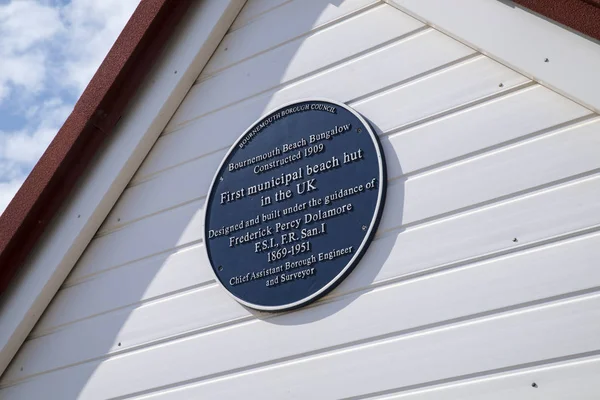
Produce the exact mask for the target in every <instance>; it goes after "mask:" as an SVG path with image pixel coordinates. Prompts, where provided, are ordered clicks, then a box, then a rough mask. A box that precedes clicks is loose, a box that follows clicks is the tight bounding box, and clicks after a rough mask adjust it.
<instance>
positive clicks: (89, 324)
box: [0, 0, 389, 399]
mask: <svg viewBox="0 0 600 400" xmlns="http://www.w3.org/2000/svg"><path fill="white" fill-rule="evenodd" d="M300 1H302V0H300ZM342 3H343V0H324V1H323V2H322V4H318V6H315V5H313V6H311V7H306V9H305V10H304V11H303V12H302V13H299V14H298V15H295V16H294V23H295V24H296V25H297V26H304V27H305V28H306V31H307V32H309V31H310V30H311V29H313V28H314V26H315V24H316V21H318V19H319V17H320V15H321V14H322V13H323V12H324V10H325V9H326V8H327V7H337V6H339V5H340V4H342ZM248 4H251V3H250V2H248ZM192 14H193V13H189V15H190V16H191V15H192ZM187 18H190V17H187ZM257 21H258V22H253V23H259V22H260V20H259V19H257ZM186 23H189V21H186V17H184V19H183V22H181V25H184V24H186ZM241 29H243V28H241ZM175 37H176V35H175ZM305 39H306V37H303V38H302V37H301V38H299V39H297V40H296V39H295V40H293V41H291V42H289V43H288V44H287V45H286V46H285V48H284V47H280V57H281V58H282V59H283V60H284V61H286V62H282V63H280V64H278V65H277V66H276V67H273V66H269V68H270V71H269V72H270V74H271V76H272V77H274V78H277V77H279V78H280V79H281V82H280V83H278V84H282V83H283V82H285V81H284V78H285V73H286V70H287V68H288V64H289V63H290V62H291V61H293V59H294V57H296V53H297V52H298V51H299V49H300V48H301V46H302V45H303V43H304V40H305ZM248 78H249V79H252V77H251V76H250V74H249V73H248ZM145 84H151V83H149V82H145ZM205 95H206V96H210V95H211V93H206V94H205ZM311 96H314V97H320V96H321V93H320V90H319V89H318V88H315V90H314V91H313V92H311V93H307V94H306V96H305V97H311ZM271 98H272V96H263V95H260V96H255V97H251V98H248V99H244V100H243V102H244V110H245V112H246V113H248V114H250V115H253V116H255V118H258V117H259V116H261V115H264V114H265V113H267V112H269V111H270V110H271V109H272V108H273V106H272V105H271V104H270V101H271ZM186 99H187V97H186V98H185V99H184V101H185V100H186ZM334 100H335V99H334ZM124 117H125V118H126V117H127V116H126V115H125V116H124ZM233 118H235V116H233ZM242 133H243V132H242V131H234V130H224V131H222V132H208V133H207V132H202V131H198V132H196V133H195V135H197V136H198V137H200V136H201V137H202V141H203V144H205V145H206V146H207V147H209V148H211V149H213V150H214V151H217V150H222V149H224V148H226V147H228V146H230V145H231V144H232V143H233V142H234V141H235V140H236V139H237V138H238V137H239V136H240V135H241V134H242ZM114 140H116V139H115V138H114V137H111V138H108V141H107V144H106V148H108V147H109V144H110V143H111V142H112V141H114ZM186 140H187V142H186V143H185V145H186V146H193V145H196V144H197V143H198V141H194V140H191V139H189V138H188V139H186ZM211 154H212V153H211ZM101 156H102V154H101V155H100V156H99V157H101ZM145 162H146V161H145ZM388 163H389V161H388ZM217 166H218V164H217V165H215V170H216V167H217ZM194 173H197V174H198V176H204V175H203V174H208V175H212V174H213V173H214V172H206V171H194ZM193 178H194V179H196V178H197V176H193ZM209 183H210V180H209V181H202V182H201V184H202V185H205V186H206V187H205V188H204V189H203V190H205V193H206V192H208V189H209V188H208V185H209ZM189 184H190V181H188V180H181V182H176V183H174V184H173V186H171V187H170V188H169V190H173V188H175V189H176V188H177V187H178V186H179V187H183V186H184V185H189ZM193 184H198V183H197V181H194V183H193ZM125 193H126V192H125ZM161 196H163V197H164V196H165V194H164V188H162V187H159V186H156V187H155V189H154V192H151V193H150V192H149V193H148V194H147V196H146V197H145V198H144V199H143V200H137V201H139V202H141V203H142V204H139V205H138V206H139V207H142V206H147V205H148V204H149V203H150V202H153V201H155V198H159V197H161ZM198 199H201V198H197V199H193V200H194V201H189V202H186V203H182V204H177V205H176V206H173V208H168V209H161V210H160V211H159V212H157V213H156V214H152V215H146V216H144V217H143V218H140V219H139V220H134V221H132V222H129V223H127V224H125V225H123V226H122V227H121V228H120V229H119V230H117V231H116V232H120V233H118V234H119V235H123V236H122V237H123V238H126V239H127V240H125V239H123V240H120V241H116V240H112V239H111V240H112V241H110V243H111V245H110V246H111V247H110V248H108V247H107V249H108V251H106V252H105V253H103V254H102V256H101V257H102V263H103V267H104V268H106V271H104V272H102V273H101V274H98V276H97V278H98V279H101V278H104V277H105V276H106V275H107V274H108V273H111V274H113V275H115V274H118V275H119V276H120V277H121V279H119V280H118V281H117V284H115V285H113V286H112V287H110V292H108V293H107V292H106V291H101V290H100V289H104V287H103V286H100V285H95V284H94V281H89V282H88V281H84V283H82V284H77V285H74V286H71V287H69V291H68V293H73V292H75V291H77V292H78V293H79V294H78V295H79V296H81V297H82V298H85V299H86V303H85V305H86V307H88V308H89V313H88V314H86V315H84V316H79V315H78V318H79V319H76V320H74V321H71V322H69V323H68V324H67V325H68V326H74V327H76V330H75V333H74V334H71V335H70V336H69V337H67V339H68V342H65V341H64V340H63V336H60V337H59V336H58V335H57V338H58V339H57V340H58V341H57V342H55V343H58V344H56V345H53V344H52V343H53V342H52V341H49V342H45V340H43V339H44V338H51V337H52V338H54V336H50V335H47V336H42V337H40V338H36V339H34V340H31V341H30V343H34V344H36V345H38V346H39V348H38V351H39V354H40V357H43V356H46V357H48V354H53V353H54V352H56V349H62V350H65V349H68V350H69V351H68V352H63V353H68V354H69V355H74V357H75V358H73V357H71V358H67V361H66V362H65V363H62V364H58V365H56V366H55V367H54V366H53V368H54V369H51V370H45V371H43V372H42V373H40V374H39V375H33V376H34V377H35V379H29V378H31V377H32V375H29V376H27V378H26V380H17V381H15V382H16V383H14V384H12V385H11V386H8V387H6V388H3V392H2V394H5V393H6V394H7V396H9V395H12V394H15V395H17V394H19V393H22V392H21V390H22V389H23V390H26V391H27V393H31V392H36V393H44V394H45V398H48V399H75V398H80V397H86V396H89V395H91V394H92V393H93V391H94V390H97V389H98V387H97V386H95V385H98V381H97V380H95V379H94V376H95V375H97V374H98V373H99V372H98V371H99V369H101V367H102V366H103V364H106V362H107V360H112V359H113V358H116V357H125V356H131V355H132V354H133V353H135V352H138V351H140V348H141V347H144V348H146V350H149V349H152V347H153V346H156V342H157V341H160V342H163V343H162V344H163V345H164V344H165V342H166V341H167V340H172V338H169V339H165V338H166V337H167V334H166V333H163V336H160V337H156V338H153V340H155V342H152V341H149V340H147V339H145V340H141V341H138V342H135V343H130V340H129V338H131V341H133V339H134V338H135V339H139V335H140V332H137V336H136V335H134V334H131V332H130V331H128V329H130V325H131V324H132V321H133V320H135V318H136V317H135V315H134V312H135V311H136V310H138V309H139V308H140V306H141V305H145V304H148V303H149V302H151V301H154V300H156V299H158V298H162V299H163V300H164V299H170V298H172V297H176V296H180V295H181V293H182V292H183V291H184V290H189V291H191V290H196V289H199V288H202V287H203V286H208V285H209V284H212V283H213V282H214V281H200V280H198V281H190V282H189V284H188V286H187V287H184V288H181V287H180V288H177V290H174V291H171V292H166V293H161V294H160V295H156V294H153V295H152V296H156V297H149V295H148V292H149V291H152V290H154V289H153V288H152V285H153V284H154V283H155V282H154V281H155V280H156V279H158V277H159V276H160V275H161V274H163V275H164V274H165V273H166V268H173V263H174V262H173V261H172V259H173V258H177V257H178V255H179V254H181V253H183V252H186V251H191V250H190V249H191V248H193V247H194V246H195V245H194V246H193V245H192V244H190V243H189V239H187V238H189V237H190V236H196V237H198V236H199V235H197V234H196V232H195V231H196V230H197V229H198V228H197V225H198V224H197V222H194V223H193V222H192V221H197V220H198V219H199V218H201V217H202V215H203V212H204V211H203V210H204V200H201V201H196V200H198ZM121 201H128V200H125V198H121V199H119V202H121ZM115 210H116V209H113V211H112V212H113V213H114V212H115ZM384 212H385V211H384ZM112 216H113V217H114V218H115V219H116V218H118V217H121V215H119V214H113V215H112ZM148 221H150V222H152V224H151V225H149V226H152V227H154V229H147V230H140V229H139V227H140V226H145V224H146V223H148ZM157 221H160V223H161V224H160V229H156V227H157V225H156V224H157ZM130 231H132V232H136V234H135V235H136V236H128V235H129V233H128V232H130ZM116 234H117V233H115V232H111V233H109V234H107V235H105V236H104V237H105V238H112V236H111V235H116ZM132 237H133V239H132ZM105 240H106V241H107V242H108V239H105ZM94 243H95V242H92V244H90V245H89V246H88V248H87V249H86V250H85V251H84V253H83V255H82V258H84V257H86V254H87V253H89V252H93V251H94V248H93V246H94ZM148 243H151V244H152V246H154V248H153V249H152V250H150V251H149V250H148ZM182 243H185V244H186V248H185V249H181V248H180V247H181V245H182ZM142 244H144V245H142ZM153 252H154V253H153ZM149 253H151V254H149ZM371 253H372V251H371ZM368 254H369V253H368ZM368 254H367V255H368ZM382 254H385V251H383V252H382ZM373 256H374V255H370V256H369V257H370V258H373ZM200 257H202V256H200ZM380 258H381V256H380V255H379V256H377V257H375V261H373V263H372V264H373V268H365V267H364V262H363V264H362V265H361V264H359V265H358V266H357V269H356V271H355V272H354V273H353V274H351V275H350V277H352V276H358V274H357V272H360V271H362V273H363V274H364V278H362V280H364V281H365V282H368V281H372V280H373V278H374V276H375V275H376V270H377V269H379V267H378V265H380V264H382V261H381V260H380ZM169 264H170V266H169ZM204 264H206V265H207V264H208V263H207V262H206V263H204ZM109 267H110V268H109ZM186 267H187V268H198V266H197V265H196V264H189V265H187V266H186ZM76 268H77V266H76V267H75V268H74V269H73V271H75V269H76ZM370 269H373V270H374V271H370ZM107 271H108V272H107ZM199 275H200V274H199ZM162 279H164V276H163V277H162ZM221 290H223V291H224V290H225V289H221ZM64 292H67V291H64ZM337 293H340V292H339V289H338V290H334V291H333V292H331V293H330V295H329V296H328V297H327V299H324V300H322V301H320V302H318V303H315V304H313V306H309V307H310V308H309V309H301V310H296V311H293V312H288V313H279V314H275V313H262V312H258V311H256V310H250V309H249V312H250V313H252V314H254V315H256V316H257V317H258V318H259V319H264V320H266V321H269V322H270V323H278V324H281V325H290V324H300V323H306V322H309V319H308V318H307V316H306V314H311V313H313V315H312V316H311V318H313V319H314V318H317V319H320V318H324V317H325V316H327V315H329V314H331V313H334V312H336V311H337V310H336V309H331V307H323V306H322V305H323V304H324V303H325V302H327V301H329V300H328V299H329V297H330V296H333V297H334V298H335V296H336V294H337ZM63 294H64V293H61V292H59V294H57V296H56V297H55V299H53V302H52V303H51V304H50V306H49V307H48V309H47V310H46V312H45V313H46V314H50V313H60V312H62V311H61V310H62V307H63V306H64V303H66V302H67V301H70V299H71V298H72V297H71V296H73V295H72V294H70V295H64V296H63ZM349 296H356V295H352V294H351V295H349ZM231 301H232V302H233V301H234V300H233V299H231ZM348 303H349V302H348V300H347V299H346V297H344V298H343V301H341V302H340V301H336V302H333V303H332V304H334V305H335V307H338V308H337V309H339V308H343V307H344V306H345V305H346V304H348ZM223 304H225V303H224V302H223ZM319 306H321V307H319ZM206 307H213V305H212V304H198V305H197V306H195V307H194V308H193V309H192V308H191V307H190V308H189V309H186V312H188V313H189V315H190V321H193V319H194V318H196V313H197V318H206V315H205V313H203V310H205V309H206ZM240 307H241V306H240ZM324 309H326V310H324ZM309 310H313V311H309ZM307 311H309V312H307ZM325 311H326V312H327V314H323V313H324V312H325ZM218 312H219V311H218V309H213V313H215V314H218ZM46 316H47V315H46ZM161 317H164V319H165V320H166V321H167V322H165V323H164V325H162V326H161V328H162V329H164V331H165V332H167V331H168V332H175V331H176V332H177V333H178V334H180V335H181V336H189V335H192V334H196V333H197V330H195V331H186V332H183V333H182V331H181V329H182V327H181V326H175V325H173V324H170V323H169V322H168V319H169V318H168V317H169V316H168V315H164V316H161ZM290 317H291V318H292V320H293V321H292V320H289V318H290ZM42 318H43V317H42ZM137 318H138V320H139V317H137ZM223 319H224V320H225V319H226V317H223ZM99 322H101V325H99ZM220 322H222V323H223V321H220ZM226 322H227V321H225V323H226ZM190 325H193V324H192V323H190ZM97 326H101V327H102V329H101V330H98V329H97ZM186 329H187V328H186ZM123 332H128V333H129V336H124V335H123ZM64 337H66V336H64ZM42 341H44V343H41V342H42ZM38 342H40V343H38ZM74 349H76V350H77V352H75V350H74ZM219 357H222V355H219ZM16 360H17V359H16V358H15V359H13V368H17V369H21V370H23V368H24V370H25V371H27V368H28V364H27V363H23V364H21V363H20V361H18V362H19V364H17V361H16ZM197 362H198V363H206V362H210V359H207V358H206V355H205V356H204V357H198V358H197ZM164 368H166V367H165V365H161V363H156V364H152V365H145V366H144V368H140V369H139V370H130V371H127V374H123V375H122V376H121V377H120V378H119V379H118V380H115V381H114V382H113V384H114V385H115V386H118V385H119V384H120V383H121V379H122V381H126V380H128V381H130V382H131V381H136V380H139V381H143V380H144V379H145V378H144V376H145V375H147V374H150V375H154V376H158V373H157V372H156V371H157V370H160V369H164ZM65 376H68V377H65ZM201 378H203V377H202V376H200V377H198V378H197V379H201ZM66 383H68V384H66ZM187 383H189V382H187ZM183 384H184V382H168V384H166V383H164V381H160V380H159V381H156V382H152V384H151V385H149V386H143V387H142V386H139V385H129V386H128V388H129V387H134V388H136V389H132V390H131V391H129V389H128V391H123V392H120V393H119V394H118V396H116V397H115V398H117V397H118V398H125V397H127V398H129V397H134V396H142V395H147V394H149V393H153V392H155V391H159V390H162V389H164V388H166V387H173V386H177V385H183ZM103 393H105V394H106V393H113V392H111V390H107V391H106V392H103ZM96 395H97V394H96ZM0 397H2V395H0ZM112 397H114V396H112ZM28 398H29V397H28Z"/></svg>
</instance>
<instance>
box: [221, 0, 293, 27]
mask: <svg viewBox="0 0 600 400" xmlns="http://www.w3.org/2000/svg"><path fill="white" fill-rule="evenodd" d="M290 1H294V0H253V1H249V2H247V3H246V5H244V8H242V11H240V13H239V14H238V16H237V18H236V19H235V21H233V24H231V27H230V28H229V32H233V31H235V30H237V29H239V28H241V27H242V26H245V25H247V24H249V23H251V22H252V21H254V20H255V19H256V18H258V17H260V16H262V15H263V14H266V13H268V12H269V11H272V10H273V9H275V8H277V7H280V6H282V5H284V4H286V3H289V2H290Z"/></svg>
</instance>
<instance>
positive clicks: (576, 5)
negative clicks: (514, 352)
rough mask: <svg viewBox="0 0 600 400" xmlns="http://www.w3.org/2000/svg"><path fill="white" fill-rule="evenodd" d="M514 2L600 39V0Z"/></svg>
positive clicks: (528, 0) (517, 0)
mask: <svg viewBox="0 0 600 400" xmlns="http://www.w3.org/2000/svg"><path fill="white" fill-rule="evenodd" d="M514 3H516V4H518V5H520V6H522V7H525V8H527V9H529V10H531V11H533V12H535V13H537V14H540V15H543V16H544V17H546V18H549V19H551V20H553V21H556V22H558V23H559V24H562V25H564V26H566V27H569V28H571V29H573V30H576V31H577V32H580V33H583V34H584V35H586V36H589V37H591V38H593V39H596V40H600V0H514Z"/></svg>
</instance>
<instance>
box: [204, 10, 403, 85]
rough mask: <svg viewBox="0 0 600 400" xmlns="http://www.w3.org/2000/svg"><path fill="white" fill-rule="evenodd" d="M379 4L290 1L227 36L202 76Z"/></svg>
mask: <svg viewBox="0 0 600 400" xmlns="http://www.w3.org/2000/svg"><path fill="white" fill-rule="evenodd" d="M378 3H380V2H379V1H376V0H326V1H323V0H294V1H291V2H289V3H287V4H285V5H283V6H282V7H278V8H275V9H273V10H272V11H271V12H269V13H267V14H264V15H262V16H260V17H259V18H257V19H256V20H254V21H253V23H252V24H250V25H247V26H246V27H244V28H243V29H238V30H236V31H234V32H231V33H229V34H227V35H225V37H224V38H223V40H222V41H221V43H220V44H219V46H218V47H217V49H216V50H215V53H214V54H213V56H212V58H211V59H210V61H209V62H208V64H207V65H206V67H205V68H204V70H202V73H201V74H200V77H201V78H202V77H204V76H207V75H212V74H214V73H216V72H218V71H220V70H222V69H224V68H227V67H228V66H231V65H233V64H236V63H239V62H240V61H243V60H245V59H248V58H250V57H252V56H254V55H256V54H260V53H263V52H265V51H267V50H270V49H273V48H275V47H277V46H278V45H281V44H283V43H286V42H288V41H290V40H294V39H296V38H298V37H301V36H303V35H306V34H307V33H308V32H311V31H313V30H315V29H319V28H320V29H322V28H324V27H326V26H328V25H330V24H332V23H335V22H337V21H340V20H343V19H345V18H347V17H349V16H352V15H354V14H356V13H360V12H361V11H362V10H363V9H365V8H367V7H370V6H373V5H375V4H378ZM385 7H390V6H387V5H386V6H385ZM402 14H404V13H402ZM404 15H406V14H404ZM406 17H408V16H406ZM408 18H411V19H412V17H408ZM274 32H276V34H274Z"/></svg>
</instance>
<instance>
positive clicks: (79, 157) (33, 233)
mask: <svg viewBox="0 0 600 400" xmlns="http://www.w3.org/2000/svg"><path fill="white" fill-rule="evenodd" d="M190 3H191V2H187V1H185V2H181V1H178V0H142V1H141V2H140V4H139V5H138V7H137V8H136V10H135V11H134V13H133V15H132V16H131V18H130V19H129V21H128V23H127V24H126V25H125V28H124V29H123V31H122V32H121V34H120V35H119V37H118V38H117V40H116V41H115V43H114V45H113V46H112V48H111V50H110V51H109V52H108V54H107V56H106V57H105V59H104V61H103V62H102V64H101V65H100V67H99V68H98V70H97V72H96V73H95V74H94V76H93V78H92V79H91V81H90V83H89V84H88V86H87V87H86V89H85V90H84V92H83V94H82V95H81V97H80V98H79V100H78V101H77V103H76V104H75V107H74V109H73V111H72V112H71V114H70V115H69V117H68V118H67V120H66V121H65V123H64V124H63V126H62V127H61V129H60V130H59V131H58V133H57V135H56V136H55V138H54V140H52V142H51V143H50V145H49V146H48V148H47V150H46V151H45V152H44V154H43V155H42V157H41V158H40V160H39V161H38V162H37V164H36V165H35V167H34V168H33V170H32V171H31V173H30V174H29V176H28V177H27V179H26V180H25V182H24V183H23V185H22V186H21V188H20V189H19V191H18V192H17V193H16V195H15V196H14V198H13V199H12V201H11V202H10V203H9V205H8V207H7V208H6V210H5V211H4V213H3V214H2V215H0V227H1V229H0V295H1V294H3V293H4V292H5V291H6V288H7V287H8V286H9V284H10V283H11V281H12V279H13V277H14V276H15V274H16V273H17V272H18V270H19V268H20V267H21V265H22V264H23V263H24V261H25V260H26V258H27V256H28V254H29V253H30V252H31V251H32V250H33V248H34V246H35V245H36V243H37V241H38V239H39V238H40V237H41V235H42V234H43V233H44V231H45V229H46V228H47V227H48V224H49V223H50V222H51V221H52V219H53V218H54V217H55V215H56V214H57V213H58V211H59V209H60V206H61V205H62V204H63V202H64V200H65V199H66V198H67V197H68V195H69V194H70V193H71V191H72V189H73V188H74V187H75V185H76V183H77V181H78V179H79V177H80V176H81V175H82V173H83V171H84V170H85V168H86V166H87V165H88V164H89V162H90V161H91V159H92V158H93V156H94V154H96V152H97V151H98V150H99V149H100V148H101V145H102V144H103V142H104V141H105V139H106V138H107V137H108V136H109V135H110V134H111V133H112V131H113V128H114V127H115V126H116V125H117V123H118V121H119V119H120V118H121V116H122V114H123V112H124V110H125V108H126V107H127V105H128V104H129V101H130V100H131V99H132V98H133V96H134V95H135V94H136V91H137V89H138V88H139V87H140V85H141V83H142V81H143V79H144V77H145V76H146V75H147V73H148V72H149V71H150V70H151V68H152V67H153V65H154V61H155V60H156V59H157V57H158V56H159V55H160V53H161V52H162V50H163V48H164V44H165V43H166V41H167V39H168V38H169V37H170V36H171V33H172V32H173V31H174V29H175V28H176V26H177V22H178V21H179V20H180V19H181V17H182V16H183V15H184V13H185V11H186V10H187V9H188V8H189V5H190Z"/></svg>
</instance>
